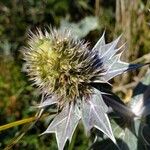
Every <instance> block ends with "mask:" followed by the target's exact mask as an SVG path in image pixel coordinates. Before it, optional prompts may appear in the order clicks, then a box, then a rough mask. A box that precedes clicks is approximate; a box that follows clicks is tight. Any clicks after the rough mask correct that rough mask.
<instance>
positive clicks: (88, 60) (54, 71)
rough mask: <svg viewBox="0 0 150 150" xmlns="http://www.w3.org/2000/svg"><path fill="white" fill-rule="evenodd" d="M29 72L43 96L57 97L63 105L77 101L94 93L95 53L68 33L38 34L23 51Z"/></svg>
mask: <svg viewBox="0 0 150 150" xmlns="http://www.w3.org/2000/svg"><path fill="white" fill-rule="evenodd" d="M23 54H24V60H25V61H26V72H27V73H28V75H29V77H30V80H32V81H33V84H35V85H36V86H37V87H39V88H40V90H41V92H42V93H45V94H48V95H49V94H56V95H57V96H58V97H59V100H60V101H63V102H64V101H66V100H67V101H75V100H76V99H77V98H78V97H82V96H83V95H84V96H85V95H88V94H89V93H91V88H90V86H89V85H88V84H89V82H90V81H91V80H92V78H94V76H95V74H96V72H98V71H97V70H96V68H93V64H94V63H96V57H97V55H96V53H95V52H93V51H91V50H89V49H88V47H87V44H86V43H84V42H83V41H79V40H76V39H73V38H72V37H71V33H70V32H69V31H67V30H65V31H60V30H51V32H50V33H48V32H45V33H42V31H39V30H38V32H37V33H36V34H33V33H32V35H31V36H30V39H29V42H28V47H26V48H25V49H24V51H23Z"/></svg>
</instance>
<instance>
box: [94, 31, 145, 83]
mask: <svg viewBox="0 0 150 150" xmlns="http://www.w3.org/2000/svg"><path fill="white" fill-rule="evenodd" d="M104 35H105V33H103V35H102V37H101V38H100V40H99V41H98V42H97V43H96V45H95V46H94V47H93V50H95V51H98V53H99V57H100V58H101V59H102V62H103V68H104V70H105V72H103V73H100V75H99V77H98V78H97V80H100V81H104V82H106V81H109V80H110V79H112V78H113V77H115V76H117V75H119V74H122V73H124V72H126V71H129V70H134V69H137V68H139V67H142V66H144V65H145V64H144V65H141V64H129V63H126V62H123V61H121V60H120V58H121V55H122V53H123V50H124V49H125V47H126V45H125V44H123V45H122V46H120V47H117V46H118V43H119V41H120V39H121V36H119V37H118V38H117V39H116V40H114V41H112V42H111V43H108V44H105V39H104Z"/></svg>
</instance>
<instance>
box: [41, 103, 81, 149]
mask: <svg viewBox="0 0 150 150" xmlns="http://www.w3.org/2000/svg"><path fill="white" fill-rule="evenodd" d="M79 120H80V113H79V110H78V108H77V106H76V105H74V104H73V103H71V104H70V105H69V104H66V106H65V107H64V108H63V110H62V111H61V112H60V114H58V115H57V116H56V117H55V118H54V120H53V121H52V122H51V124H50V125H49V127H48V128H47V130H46V131H45V132H44V133H43V134H45V133H55V134H56V139H57V144H58V148H59V150H63V148H64V146H65V143H66V141H67V139H69V141H71V138H72V135H73V133H74V131H75V128H76V127H77V125H78V122H79Z"/></svg>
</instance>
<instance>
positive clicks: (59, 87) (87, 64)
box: [22, 29, 140, 150]
mask: <svg viewBox="0 0 150 150" xmlns="http://www.w3.org/2000/svg"><path fill="white" fill-rule="evenodd" d="M104 36H105V34H103V35H102V37H101V38H100V39H99V40H98V42H97V43H96V45H95V46H94V47H93V48H92V49H90V48H89V46H88V43H86V42H84V41H80V40H78V39H76V38H74V37H73V35H72V34H71V31H68V30H59V29H58V30H56V29H50V32H47V31H44V32H42V31H41V30H40V29H38V30H37V32H36V33H35V34H34V33H30V34H29V41H28V46H27V47H26V48H24V50H23V51H22V53H23V56H24V60H25V71H26V72H27V74H28V76H29V79H30V80H31V81H32V83H33V85H35V86H36V87H37V88H38V89H39V90H40V92H41V94H42V95H43V97H44V98H43V100H42V102H41V103H40V104H39V105H38V108H39V109H45V108H46V107H49V106H51V105H56V106H57V110H58V114H57V115H56V117H55V118H54V119H53V121H52V122H51V123H50V125H49V126H48V128H47V129H46V131H45V132H44V133H43V134H46V133H55V134H56V139H57V144H58V148H59V150H63V148H64V146H65V143H66V141H67V140H69V141H71V139H72V136H73V133H74V131H75V129H76V127H77V125H78V123H79V121H80V120H81V121H82V122H83V125H84V127H85V130H86V131H87V132H89V131H90V130H91V129H92V128H93V127H95V128H97V129H99V130H100V131H102V132H103V133H104V134H105V135H107V136H108V137H109V138H110V139H111V140H112V141H113V142H114V143H116V141H115V138H114V136H113V132H112V129H111V125H110V122H109V119H108V116H107V111H108V106H107V105H106V104H105V102H104V99H103V98H104V97H103V95H107V93H104V92H102V91H100V90H98V89H96V88H95V86H93V83H94V84H102V83H106V84H107V83H108V84H109V80H110V79H112V78H113V77H115V76H117V75H119V74H122V73H124V72H126V71H128V70H132V69H135V68H137V67H139V66H140V65H135V64H130V65H129V64H128V63H125V62H123V61H121V60H120V57H121V54H122V52H123V50H124V47H125V44H123V45H121V46H120V47H119V46H118V42H119V40H120V37H121V36H120V37H119V38H117V39H116V40H114V41H112V42H111V43H108V44H106V43H105V38H104ZM104 88H105V87H104Z"/></svg>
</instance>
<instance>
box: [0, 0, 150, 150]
mask: <svg viewBox="0 0 150 150" xmlns="http://www.w3.org/2000/svg"><path fill="white" fill-rule="evenodd" d="M149 8H150V1H149V0H107V1H106V0H0V125H3V124H7V123H10V122H13V121H16V120H19V119H23V118H27V117H30V116H33V115H34V114H35V112H36V110H35V109H33V108H32V107H31V106H34V105H35V104H37V103H38V102H39V101H40V95H39V92H38V91H37V90H36V89H34V88H33V87H31V86H30V84H31V83H30V82H29V81H28V79H27V77H26V75H25V74H24V73H23V72H22V64H23V61H22V56H21V54H20V50H21V48H22V46H25V45H26V41H27V31H28V30H29V29H30V30H31V31H33V32H34V31H35V30H36V27H41V28H44V27H47V26H52V27H58V28H59V27H60V28H64V27H67V28H69V27H70V28H72V30H73V32H74V34H75V35H76V36H78V37H79V38H80V39H82V38H84V39H86V40H88V41H89V42H90V43H91V44H90V45H91V47H92V46H93V45H94V44H95V43H96V41H97V40H98V38H99V37H100V35H101V34H102V33H103V31H104V30H105V32H106V41H107V42H110V41H111V40H112V39H114V38H116V37H117V36H118V35H120V34H121V33H123V41H124V40H125V41H127V45H128V47H127V50H126V52H125V53H124V56H123V59H124V60H126V61H133V60H136V62H139V63H141V62H142V63H143V62H148V61H149V58H150V55H149V54H148V53H149V51H150V25H149V23H150V12H149V10H148V9H149ZM145 71H146V69H145V68H144V69H141V70H140V71H137V72H134V73H130V74H126V75H124V76H121V77H117V78H115V79H114V80H113V85H114V86H113V87H114V88H113V90H114V92H115V93H118V94H119V95H120V96H121V97H122V98H123V99H124V101H125V102H128V100H129V99H130V97H131V95H132V88H133V86H134V84H131V83H134V82H135V81H137V80H138V79H140V78H141V77H142V76H143V75H144V73H145ZM132 75H134V76H135V77H134V78H133V77H132V78H131V76H132ZM120 79H122V80H120ZM120 81H121V82H120ZM128 83H130V84H131V86H130V84H128ZM124 85H129V86H126V88H124V89H122V88H119V87H122V86H124ZM127 93H128V94H127ZM47 125H48V122H47V121H46V122H45V121H44V120H43V121H39V122H38V123H37V124H36V125H35V126H34V127H33V128H32V129H31V130H30V131H29V132H28V133H27V134H26V135H25V136H24V137H23V138H22V139H21V140H20V141H19V142H18V143H17V144H16V145H15V146H14V148H13V149H19V150H23V149H29V150H48V149H52V150H55V149H57V145H56V140H55V136H54V135H45V136H38V135H39V134H40V133H42V132H43V131H44V130H45V129H46V127H47ZM21 129H22V126H19V127H14V128H11V129H8V130H6V131H2V132H1V133H0V149H3V148H4V147H5V146H6V145H7V144H9V143H10V140H11V139H12V138H13V137H14V136H16V135H17V134H18V133H19V132H20V130H21ZM76 134H77V135H78V136H77V138H76V139H75V143H74V144H73V145H74V149H75V150H85V149H87V147H88V146H90V144H91V140H92V138H93V137H91V138H89V137H87V136H86V135H85V133H84V130H83V127H82V125H79V128H78V130H77V131H76Z"/></svg>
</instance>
